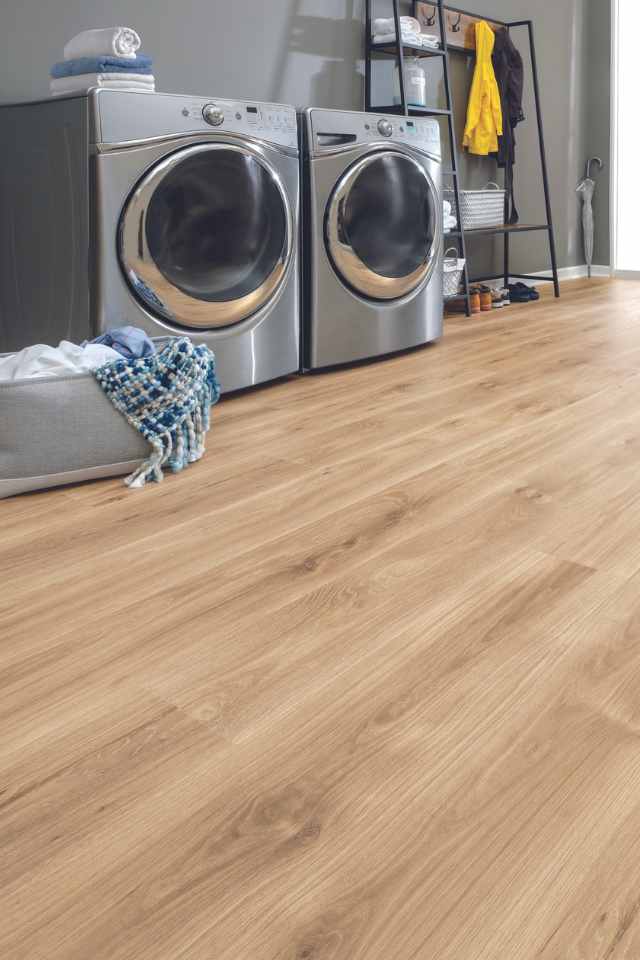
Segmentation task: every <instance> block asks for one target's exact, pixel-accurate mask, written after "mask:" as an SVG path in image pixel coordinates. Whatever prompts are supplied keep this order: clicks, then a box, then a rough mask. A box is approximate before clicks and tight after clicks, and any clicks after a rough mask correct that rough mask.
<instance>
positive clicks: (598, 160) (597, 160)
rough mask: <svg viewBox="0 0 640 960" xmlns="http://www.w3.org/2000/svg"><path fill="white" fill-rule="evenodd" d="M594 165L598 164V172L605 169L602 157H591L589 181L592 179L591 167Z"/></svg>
mask: <svg viewBox="0 0 640 960" xmlns="http://www.w3.org/2000/svg"><path fill="white" fill-rule="evenodd" d="M594 163H597V164H598V170H602V169H604V163H603V162H602V160H601V159H600V157H591V159H590V160H587V180H590V179H591V166H592V164H594Z"/></svg>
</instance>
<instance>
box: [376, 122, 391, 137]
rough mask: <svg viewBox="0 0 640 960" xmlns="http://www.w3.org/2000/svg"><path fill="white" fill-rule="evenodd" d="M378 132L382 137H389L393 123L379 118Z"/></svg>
mask: <svg viewBox="0 0 640 960" xmlns="http://www.w3.org/2000/svg"><path fill="white" fill-rule="evenodd" d="M378 133H379V134H381V135H382V136H383V137H390V136H391V134H392V133H393V124H392V123H391V121H390V120H379V121H378Z"/></svg>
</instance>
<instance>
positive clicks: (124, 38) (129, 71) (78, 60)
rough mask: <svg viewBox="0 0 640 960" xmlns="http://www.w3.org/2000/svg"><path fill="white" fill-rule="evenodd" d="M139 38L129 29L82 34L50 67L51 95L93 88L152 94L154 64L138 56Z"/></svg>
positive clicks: (144, 57) (148, 59) (113, 28)
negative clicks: (58, 61)
mask: <svg viewBox="0 0 640 960" xmlns="http://www.w3.org/2000/svg"><path fill="white" fill-rule="evenodd" d="M139 49H140V37H139V36H138V34H137V33H136V31H135V30H132V29H131V28H130V27H110V28H107V29H104V30H86V31H85V32H84V33H79V34H78V35H77V36H76V37H74V38H73V40H70V41H69V43H68V44H67V45H66V47H65V48H64V60H62V61H61V62H60V63H56V64H54V66H53V67H52V68H51V84H50V86H51V93H52V94H54V95H55V96H60V95H61V94H65V93H85V92H86V91H87V90H89V89H90V88H91V87H105V88H108V89H112V90H138V91H143V92H145V93H153V92H154V90H155V78H154V76H153V72H152V65H153V61H152V60H151V58H150V57H146V56H144V54H142V53H139V52H138V51H139Z"/></svg>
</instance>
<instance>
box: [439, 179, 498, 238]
mask: <svg viewBox="0 0 640 960" xmlns="http://www.w3.org/2000/svg"><path fill="white" fill-rule="evenodd" d="M505 193H506V191H505V190H501V189H500V187H499V186H498V184H497V183H488V184H487V186H486V187H485V188H484V189H483V190H460V222H461V223H462V229H463V230H473V229H474V228H479V227H498V226H500V224H502V223H504V198H505ZM444 197H445V200H448V201H449V203H450V204H451V207H452V209H453V210H455V203H456V196H455V192H454V191H453V190H445V191H444Z"/></svg>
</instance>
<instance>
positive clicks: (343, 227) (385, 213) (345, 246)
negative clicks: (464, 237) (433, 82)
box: [325, 150, 440, 300]
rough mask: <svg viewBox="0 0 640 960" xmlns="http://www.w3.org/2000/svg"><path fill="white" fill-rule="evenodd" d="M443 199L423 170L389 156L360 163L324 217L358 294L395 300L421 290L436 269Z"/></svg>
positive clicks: (344, 273) (334, 254) (328, 237)
mask: <svg viewBox="0 0 640 960" xmlns="http://www.w3.org/2000/svg"><path fill="white" fill-rule="evenodd" d="M439 223H440V218H439V214H438V196H437V191H436V188H435V185H434V183H433V181H432V179H431V177H430V176H429V174H428V173H427V171H426V170H425V168H424V167H423V166H422V165H421V164H420V163H419V162H418V161H417V160H414V159H413V158H412V157H410V156H408V155H407V154H404V153H400V152H399V151H393V150H388V151H385V152H379V153H374V154H371V155H369V156H367V157H364V158H363V159H362V160H359V161H358V162H357V163H355V164H354V165H353V166H352V167H351V168H350V169H349V170H348V171H347V172H346V173H345V175H344V176H343V177H342V179H341V180H340V181H339V183H338V185H337V186H336V188H335V190H334V192H333V195H332V197H331V200H330V201H329V204H328V207H327V213H326V217H325V243H326V247H327V251H328V254H329V257H330V259H331V262H332V264H333V267H334V269H335V270H336V271H337V273H338V275H339V276H340V277H341V278H342V280H343V281H344V282H345V283H346V284H347V286H349V287H351V288H352V289H353V290H355V291H356V292H357V293H359V294H361V295H363V296H365V297H368V298H370V299H373V300H396V299H399V298H401V297H406V296H408V295H409V294H410V293H412V292H413V291H414V290H417V289H418V288H419V287H420V286H422V284H423V283H424V282H425V281H426V280H427V278H428V277H429V276H430V274H431V272H432V271H433V270H434V268H435V266H436V263H437V259H438V258H437V253H438V245H439V240H440V237H439Z"/></svg>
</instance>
